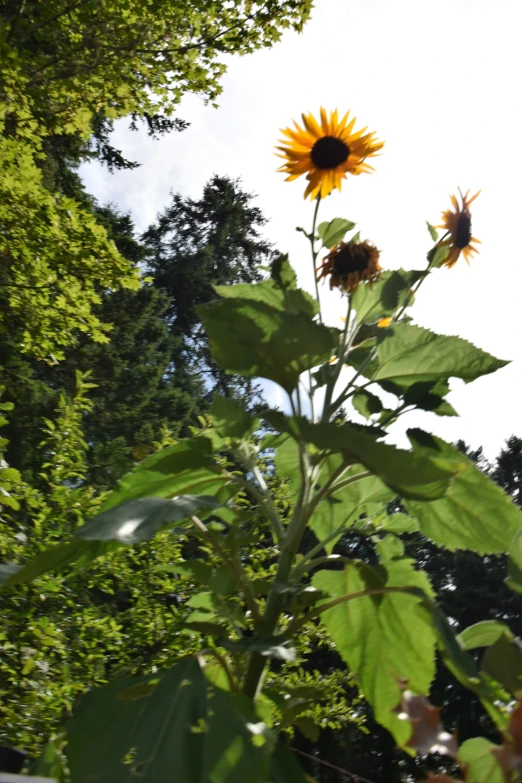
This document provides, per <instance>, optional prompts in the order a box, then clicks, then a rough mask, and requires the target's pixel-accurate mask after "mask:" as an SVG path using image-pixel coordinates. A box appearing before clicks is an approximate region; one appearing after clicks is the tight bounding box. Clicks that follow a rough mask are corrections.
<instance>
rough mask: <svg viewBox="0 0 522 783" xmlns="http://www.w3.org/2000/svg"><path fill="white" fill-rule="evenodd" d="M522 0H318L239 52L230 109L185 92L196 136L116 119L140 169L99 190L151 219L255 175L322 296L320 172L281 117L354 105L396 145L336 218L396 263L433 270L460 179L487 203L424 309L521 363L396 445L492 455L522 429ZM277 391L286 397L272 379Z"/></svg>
mask: <svg viewBox="0 0 522 783" xmlns="http://www.w3.org/2000/svg"><path fill="white" fill-rule="evenodd" d="M521 17H522V11H521V10H520V7H519V2H518V1H517V0H495V2H494V3H492V2H491V0H316V7H315V9H314V10H313V12H312V18H311V20H310V21H309V22H308V24H307V25H306V27H305V29H304V31H303V33H301V34H297V33H294V32H287V33H285V34H284V35H283V37H282V40H281V41H280V42H279V43H278V44H276V45H275V46H274V48H272V49H267V50H263V51H261V52H256V53H254V54H252V55H248V56H246V57H230V58H229V59H228V60H227V61H226V62H227V65H228V71H227V73H226V75H225V76H224V78H223V80H222V85H223V93H222V95H221V96H220V98H219V108H218V109H214V108H212V107H211V106H210V105H207V106H205V105H204V102H203V101H202V100H201V99H200V98H197V97H195V96H191V95H189V96H187V97H186V98H185V99H184V100H183V102H182V104H181V105H180V108H179V112H178V116H179V117H181V118H183V119H184V120H187V121H188V122H190V123H191V125H190V128H188V130H186V131H184V132H182V133H172V134H170V135H168V136H166V137H164V138H163V139H160V140H157V141H155V140H152V139H150V138H148V137H147V136H146V134H145V132H138V133H136V132H131V131H129V130H128V122H127V121H125V120H122V121H119V122H118V123H117V124H116V130H115V133H114V136H113V140H112V142H111V143H112V144H113V145H114V146H116V147H118V148H120V149H121V150H122V152H123V154H124V155H125V156H126V157H128V158H130V159H132V160H136V161H139V162H140V163H141V164H142V166H141V167H140V168H138V169H135V170H133V171H121V172H116V173H114V174H110V173H108V172H107V171H106V170H104V169H103V168H101V167H100V165H99V164H97V163H90V164H86V165H84V166H82V169H81V172H80V173H81V175H82V177H83V179H84V182H85V184H86V187H87V190H88V191H89V192H91V193H92V194H93V195H95V196H96V197H97V198H98V199H99V200H100V201H101V202H102V203H106V202H108V201H111V202H113V203H115V204H117V205H118V206H119V207H120V208H121V209H123V210H124V211H130V212H131V214H132V216H133V218H134V220H135V222H136V225H137V228H138V230H140V231H142V230H145V229H146V228H147V226H148V225H149V224H150V223H152V222H153V221H154V219H155V217H156V215H157V213H158V212H160V211H162V210H163V209H164V208H165V207H166V206H167V204H168V203H169V193H170V192H172V191H175V192H179V193H181V194H182V195H184V196H190V197H193V198H198V197H199V196H200V195H201V192H202V189H203V187H204V185H205V183H206V182H207V181H208V180H209V179H210V178H211V176H212V175H213V174H218V175H228V176H231V177H240V178H241V180H242V184H243V188H244V189H245V190H246V191H248V192H252V193H255V194H256V196H257V197H256V204H257V205H258V206H259V207H260V208H261V210H262V211H263V213H264V215H265V217H266V218H268V220H269V222H268V224H267V226H266V230H265V235H266V237H267V238H268V239H270V240H271V241H272V242H273V243H274V244H275V246H276V247H277V249H279V250H280V251H282V252H288V253H289V254H290V259H291V262H292V264H293V265H294V267H295V269H296V271H297V273H298V277H299V281H300V284H301V285H302V286H303V287H305V288H308V289H309V290H312V287H313V277H312V267H311V260H310V256H309V247H308V245H307V242H306V240H305V239H304V237H303V236H302V235H301V234H299V233H297V232H296V231H295V227H296V226H298V225H300V226H305V227H309V226H310V225H311V220H312V203H311V202H310V201H306V202H305V201H304V200H303V193H304V187H305V180H304V179H303V178H301V179H299V180H296V181H295V182H292V183H288V182H285V181H284V176H283V175H282V174H280V173H277V172H276V168H277V166H278V159H277V158H276V157H275V155H274V145H275V144H276V143H277V141H278V139H279V138H280V133H279V129H280V128H282V127H286V126H288V125H290V124H291V122H292V120H293V119H296V120H299V119H300V115H301V113H302V112H303V111H305V112H309V111H312V112H314V113H316V114H317V113H318V111H319V107H320V106H324V107H325V108H326V109H327V110H331V109H334V108H338V110H339V112H340V114H344V113H345V111H347V110H348V109H350V111H351V112H352V116H356V117H357V120H358V123H357V127H362V126H368V128H369V130H371V131H376V132H377V135H378V138H379V139H383V140H384V141H385V147H384V150H383V154H382V156H381V157H379V158H376V159H375V160H374V161H372V163H374V166H375V169H376V171H375V173H374V174H372V175H361V176H359V177H351V178H349V180H348V181H345V183H344V185H343V190H342V193H338V192H337V191H336V192H335V193H334V194H333V195H332V196H329V197H328V199H326V201H325V202H324V203H323V204H322V205H321V219H323V220H324V219H331V218H333V217H345V218H348V219H350V220H353V221H355V222H356V223H357V228H358V229H359V230H360V231H361V235H362V238H363V239H369V240H371V241H372V242H374V243H375V244H376V245H377V247H378V248H379V249H380V250H381V264H382V266H383V267H384V268H388V269H395V268H399V267H404V268H407V269H413V268H423V267H424V266H425V263H426V261H425V257H426V252H427V251H428V250H429V248H430V246H431V244H430V243H431V240H430V237H429V235H428V232H427V230H426V220H429V222H430V223H434V224H437V223H438V222H439V219H440V213H441V211H442V210H444V209H447V208H448V207H449V205H450V204H449V195H450V194H451V193H454V192H456V190H457V188H458V187H461V188H462V189H463V190H464V191H466V190H467V189H468V188H470V189H471V192H472V193H474V192H475V191H476V190H479V189H481V191H482V192H481V195H480V196H479V198H478V199H477V200H476V201H475V202H474V204H473V234H474V236H476V237H478V238H479V239H480V240H481V242H482V245H481V249H480V255H479V256H475V259H474V260H473V262H472V264H471V266H470V267H468V266H467V265H466V263H465V262H464V260H463V259H462V258H461V259H460V260H459V263H458V264H457V266H456V267H454V268H453V269H452V270H448V269H442V270H438V271H437V272H436V273H435V274H433V275H431V276H430V278H429V279H428V281H427V282H426V283H425V285H424V286H423V288H421V291H420V292H419V295H418V297H417V300H416V302H415V305H414V307H413V309H412V310H411V315H412V316H413V317H414V320H415V322H416V323H418V324H420V325H421V326H424V327H427V328H430V329H433V330H435V331H437V332H439V333H443V334H456V335H459V336H461V337H463V338H465V339H468V340H471V341H472V342H474V343H475V344H476V345H478V346H479V347H481V348H483V349H484V350H486V351H488V352H490V353H492V354H493V355H495V356H498V357H499V358H502V359H508V360H511V364H509V365H508V366H507V367H505V368H503V369H502V370H499V371H498V372H497V373H495V374H494V375H491V376H486V377H484V378H481V379H479V380H477V381H475V382H473V383H472V384H469V385H465V384H464V383H463V382H461V381H453V382H452V391H451V394H450V396H449V398H448V399H449V400H450V402H451V403H452V404H453V405H454V407H455V408H456V409H457V411H458V412H459V413H460V418H439V417H436V416H434V415H433V414H420V413H413V414H409V415H408V416H405V417H404V418H403V419H401V420H400V422H399V423H398V424H397V425H396V427H395V429H394V430H393V431H392V436H391V439H392V440H395V441H396V442H398V443H401V444H402V443H403V442H404V430H405V428H406V427H410V426H421V427H423V428H425V429H427V430H429V431H431V432H434V433H435V434H437V435H440V436H441V437H443V438H445V439H446V440H450V441H454V440H456V439H458V438H463V439H464V440H465V441H467V442H468V443H469V444H470V445H472V446H473V447H478V446H480V445H482V446H483V447H484V450H485V453H486V455H487V456H488V457H490V458H493V457H494V456H495V455H496V454H497V453H498V451H499V450H500V448H501V447H502V445H503V442H504V440H505V439H506V438H508V437H509V436H510V435H512V434H516V435H519V436H520V437H522V413H521V406H520V396H521V389H522V341H521V339H520V322H521V319H520V315H519V310H520V307H521V303H520V289H521V283H522V271H521V263H520V258H519V255H520V252H521V251H520V249H519V245H518V236H517V231H518V226H519V225H520V209H521V206H522V204H521V202H522V193H521V188H522V176H521V175H522V145H521V144H520V141H519V139H520V137H521V132H522V98H521V96H522V91H521V89H520V83H519V82H520V74H521V73H522V67H521V66H522V47H521V46H520V42H519V38H520V21H521ZM321 296H322V301H323V308H324V311H325V312H326V313H327V314H328V322H329V323H332V324H334V325H338V326H340V325H341V322H340V320H339V317H340V315H341V314H342V312H344V305H343V304H342V303H341V299H340V296H339V295H338V293H336V292H333V293H330V292H329V291H328V290H327V286H325V287H324V288H322V289H321ZM269 394H270V395H271V396H272V401H273V402H275V403H277V402H279V398H278V396H277V394H274V393H273V391H272V390H270V392H269Z"/></svg>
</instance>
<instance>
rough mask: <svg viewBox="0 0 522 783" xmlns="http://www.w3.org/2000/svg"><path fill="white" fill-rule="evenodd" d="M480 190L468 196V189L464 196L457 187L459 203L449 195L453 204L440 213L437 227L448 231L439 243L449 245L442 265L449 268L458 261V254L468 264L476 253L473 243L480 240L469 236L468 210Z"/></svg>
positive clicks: (477, 242) (469, 216)
mask: <svg viewBox="0 0 522 783" xmlns="http://www.w3.org/2000/svg"><path fill="white" fill-rule="evenodd" d="M479 193H480V190H479V191H478V192H477V193H475V195H474V196H472V197H471V198H468V196H469V190H468V192H467V193H466V195H465V196H463V195H462V191H461V190H460V188H459V194H460V200H461V202H462V204H459V202H458V199H457V197H456V196H451V203H452V205H453V209H454V210H455V211H452V210H451V209H447V210H446V211H445V212H443V213H442V221H443V222H442V225H440V226H437V228H442V229H446V231H448V232H449V237H448V239H446V240H442V242H440V245H442V246H443V245H447V246H448V247H449V252H448V255H447V256H446V260H445V261H444V266H447V267H448V269H451V267H452V266H455V264H456V263H457V261H458V258H459V256H460V254H461V253H462V255H463V256H464V259H465V260H466V263H467V264H469V261H470V257H471V255H472V254H473V253H478V250H477V248H476V247H474V246H473V244H474V243H475V244H478V245H480V244H481V243H480V241H479V240H478V239H475V237H473V236H471V212H470V211H469V207H470V204H471V203H472V202H473V201H474V200H475V199H476V198H477V196H478V195H479Z"/></svg>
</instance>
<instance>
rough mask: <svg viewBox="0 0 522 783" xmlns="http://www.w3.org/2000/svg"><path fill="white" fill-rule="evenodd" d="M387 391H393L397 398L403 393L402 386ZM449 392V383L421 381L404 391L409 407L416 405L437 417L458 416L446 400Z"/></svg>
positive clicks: (389, 388) (389, 387)
mask: <svg viewBox="0 0 522 783" xmlns="http://www.w3.org/2000/svg"><path fill="white" fill-rule="evenodd" d="M387 391H392V392H393V393H395V394H397V396H400V395H401V393H402V389H401V387H400V386H399V387H397V388H396V389H393V388H392V387H391V386H388V387H387ZM449 391H450V388H449V383H448V382H447V381H436V382H430V381H428V382H426V381H421V382H419V383H412V385H411V386H409V387H408V388H407V389H406V390H405V391H404V394H403V398H404V402H405V403H406V404H407V405H414V406H415V407H416V408H419V410H423V411H431V412H432V413H435V414H436V415H437V416H458V413H457V411H456V410H455V408H453V406H452V405H450V403H449V402H448V401H447V400H445V399H444V397H445V395H446V394H448V393H449Z"/></svg>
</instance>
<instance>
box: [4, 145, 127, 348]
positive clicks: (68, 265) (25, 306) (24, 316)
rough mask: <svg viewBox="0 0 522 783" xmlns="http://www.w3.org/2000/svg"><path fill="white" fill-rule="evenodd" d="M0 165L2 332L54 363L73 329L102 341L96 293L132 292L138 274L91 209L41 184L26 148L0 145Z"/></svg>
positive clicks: (71, 339) (104, 336) (103, 330)
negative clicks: (121, 287) (119, 289)
mask: <svg viewBox="0 0 522 783" xmlns="http://www.w3.org/2000/svg"><path fill="white" fill-rule="evenodd" d="M0 165H1V166H2V171H3V176H2V180H1V185H0V203H1V204H2V206H1V208H0V221H1V223H2V226H3V231H2V234H1V239H0V254H1V255H2V272H1V278H2V279H1V288H2V292H3V293H2V306H1V307H0V318H1V321H0V325H1V326H2V329H3V330H5V331H9V332H10V335H11V338H13V339H15V340H16V342H17V344H18V345H19V348H20V350H21V351H22V352H23V353H30V354H32V355H33V356H36V357H37V358H39V359H47V360H50V361H54V362H56V361H57V360H59V359H62V358H63V356H64V354H63V348H64V347H65V346H68V345H71V343H73V342H74V340H75V337H76V333H77V332H78V331H80V332H84V333H85V334H88V335H89V337H90V339H93V340H95V341H98V342H103V341H107V339H108V338H107V334H106V332H107V331H108V327H104V326H103V325H102V323H101V321H100V320H99V318H98V317H97V315H96V314H95V312H93V309H94V306H95V305H97V304H99V302H100V295H99V289H100V287H105V288H116V287H118V286H119V285H124V286H126V287H128V288H137V287H138V284H139V281H138V275H137V272H136V270H135V269H133V268H132V266H131V265H130V264H129V262H128V261H126V260H125V259H124V258H123V257H122V256H121V255H120V254H119V253H118V251H117V250H116V248H115V246H114V244H113V243H112V242H111V241H110V240H109V238H108V237H107V234H106V231H105V229H104V228H103V227H102V226H100V225H98V224H97V223H96V221H95V219H94V218H93V216H92V215H91V214H89V212H88V211H86V210H85V209H82V208H81V207H80V206H79V205H78V204H77V203H76V202H74V201H73V200H72V199H68V198H66V197H64V196H58V195H57V196H53V195H52V194H51V193H49V192H48V191H47V190H46V189H45V188H44V187H43V186H42V183H41V173H40V171H39V169H38V168H37V167H36V164H35V162H34V160H33V156H32V152H31V149H30V147H29V146H28V145H27V144H25V143H23V142H21V141H20V140H14V139H6V138H3V139H0Z"/></svg>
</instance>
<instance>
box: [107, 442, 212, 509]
mask: <svg viewBox="0 0 522 783" xmlns="http://www.w3.org/2000/svg"><path fill="white" fill-rule="evenodd" d="M226 481H227V479H226V478H223V477H222V476H220V475H219V473H217V471H216V470H215V469H214V468H213V467H212V444H211V442H210V440H208V439H207V438H204V437H195V438H187V439H185V440H181V441H180V442H179V443H176V444H175V445H174V446H169V447H168V448H166V449H162V450H161V451H158V452H156V453H155V454H151V456H150V457H147V459H144V460H143V462H140V463H139V464H138V465H137V466H136V467H135V468H134V470H132V471H131V472H130V473H127V474H126V475H125V476H124V477H123V478H122V480H121V481H120V483H119V484H118V486H117V487H116V489H115V490H114V492H112V493H111V494H110V495H109V497H108V498H107V500H106V501H105V503H103V505H102V507H101V511H102V512H103V511H108V510H109V509H110V508H114V506H119V505H120V504H121V503H125V502H126V501H128V500H134V499H135V498H142V497H151V496H153V497H161V498H165V497H172V496H173V495H181V494H185V493H186V494H192V493H193V494H199V490H202V492H201V494H203V492H205V494H210V493H211V492H214V493H215V492H217V491H218V490H219V489H220V488H221V487H222V486H223V485H224V484H225V483H226Z"/></svg>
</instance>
